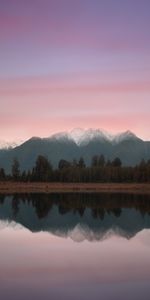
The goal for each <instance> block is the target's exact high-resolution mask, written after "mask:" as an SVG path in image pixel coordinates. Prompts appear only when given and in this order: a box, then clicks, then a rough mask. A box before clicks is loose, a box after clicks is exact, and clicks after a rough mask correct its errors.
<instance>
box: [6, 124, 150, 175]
mask: <svg viewBox="0 0 150 300" xmlns="http://www.w3.org/2000/svg"><path fill="white" fill-rule="evenodd" d="M0 145H2V146H1V147H0V167H3V168H5V170H6V171H7V172H10V170H11V164H12V161H13V159H14V158H17V159H18V160H19V162H20V167H21V170H28V169H31V168H32V167H33V165H34V163H35V160H36V158H37V156H38V155H39V154H40V155H44V156H46V157H47V158H48V159H49V160H50V161H51V163H52V165H53V167H57V166H58V162H59V160H60V159H65V160H68V161H71V160H73V159H79V158H80V157H81V156H82V157H83V158H84V160H85V162H86V164H87V165H90V163H91V159H92V156H94V155H101V154H103V155H104V156H105V158H106V159H110V160H112V159H114V158H115V157H119V158H120V159H121V160H122V163H123V165H131V166H134V165H136V164H138V163H139V162H140V161H141V160H142V159H145V160H148V159H150V142H149V141H143V140H142V139H140V138H139V137H137V136H136V135H135V134H134V133H132V132H131V131H129V130H128V131H125V132H123V133H119V134H116V135H112V134H110V133H109V132H107V131H105V130H102V129H87V130H84V129H81V128H76V129H73V130H72V131H71V132H61V133H57V134H54V135H51V136H50V137H48V138H40V137H32V138H31V139H29V140H27V141H25V142H23V143H21V142H13V143H12V144H9V146H8V143H6V144H5V142H3V143H1V142H0Z"/></svg>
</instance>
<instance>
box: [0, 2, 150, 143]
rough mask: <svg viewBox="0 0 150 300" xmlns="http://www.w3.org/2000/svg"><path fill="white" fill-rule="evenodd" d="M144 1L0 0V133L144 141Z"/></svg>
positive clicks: (147, 12) (149, 83) (147, 116)
mask: <svg viewBox="0 0 150 300" xmlns="http://www.w3.org/2000/svg"><path fill="white" fill-rule="evenodd" d="M149 28H150V1H149V0H126V1H120V0H0V139H3V140H15V139H27V138H30V137H32V136H41V137H45V136H50V135H51V134H52V133H55V132H60V131H66V130H71V129H73V128H76V127H81V128H104V129H105V130H108V131H110V132H113V133H116V132H121V131H125V130H128V129H130V130H131V131H133V132H134V133H135V134H137V135H138V136H139V137H141V138H143V139H144V140H150V130H149V128H150V30H149Z"/></svg>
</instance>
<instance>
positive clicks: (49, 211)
mask: <svg viewBox="0 0 150 300" xmlns="http://www.w3.org/2000/svg"><path fill="white" fill-rule="evenodd" d="M33 298H34V299H37V300H38V299H44V300H47V299H52V300H58V299H62V300H68V299H69V300H70V299H71V300H74V299H79V300H80V299H81V300H85V299H86V300H89V299H93V300H98V299H101V300H105V299H107V300H109V299H110V300H120V299H122V300H124V299H128V300H130V299H132V300H134V299H136V300H142V299H144V300H149V299H150V196H148V195H147V196H146V195H127V194H63V195H61V194H51V195H44V194H43V195H42V194H40V195H20V196H19V195H13V196H5V195H1V196H0V299H3V300H9V299H16V300H24V299H29V300H30V299H33Z"/></svg>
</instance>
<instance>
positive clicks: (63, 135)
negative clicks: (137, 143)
mask: <svg viewBox="0 0 150 300" xmlns="http://www.w3.org/2000/svg"><path fill="white" fill-rule="evenodd" d="M51 138H53V139H55V140H72V141H74V142H75V143H76V144H77V145H78V146H83V145H84V146H85V145H87V144H89V143H90V142H91V141H94V140H96V141H98V140H99V141H101V142H110V143H112V144H117V143H120V142H122V141H124V140H130V139H137V136H136V135H135V134H134V133H132V132H131V131H129V130H127V131H125V132H122V133H118V134H112V133H110V132H107V131H106V130H103V129H92V128H89V129H82V128H75V129H73V130H72V131H70V132H60V133H57V134H54V135H53V136H52V137H51Z"/></svg>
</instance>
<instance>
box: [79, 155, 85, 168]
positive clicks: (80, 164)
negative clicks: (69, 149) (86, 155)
mask: <svg viewBox="0 0 150 300" xmlns="http://www.w3.org/2000/svg"><path fill="white" fill-rule="evenodd" d="M78 166H79V168H85V162H84V159H83V157H80V159H79V162H78Z"/></svg>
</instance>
